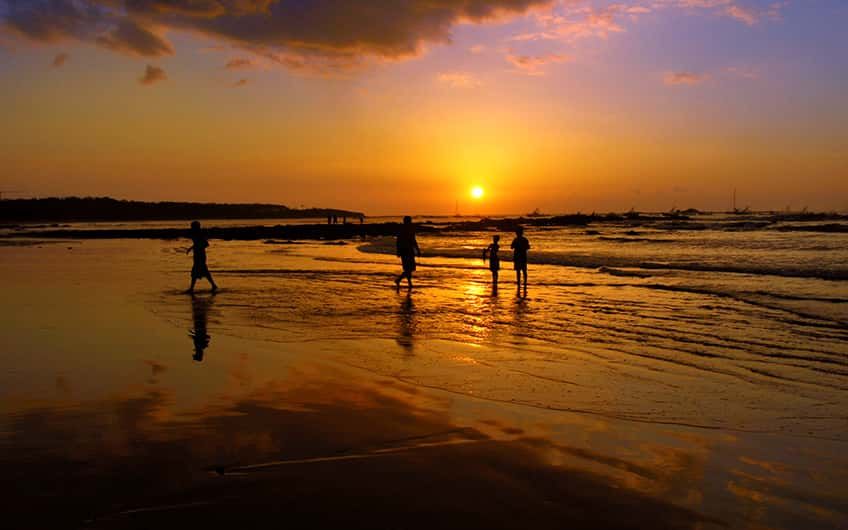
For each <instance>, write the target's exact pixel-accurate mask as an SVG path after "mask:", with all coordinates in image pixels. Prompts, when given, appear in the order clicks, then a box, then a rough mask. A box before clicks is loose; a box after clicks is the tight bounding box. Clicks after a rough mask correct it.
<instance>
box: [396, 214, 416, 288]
mask: <svg viewBox="0 0 848 530" xmlns="http://www.w3.org/2000/svg"><path fill="white" fill-rule="evenodd" d="M416 254H417V255H418V256H419V257H420V256H421V249H420V248H418V241H416V240H415V227H414V226H413V225H412V217H410V216H408V215H407V216H406V217H404V218H403V225H402V226H401V228H400V231H399V232H398V236H397V255H398V256H399V257H400V261H401V265H402V266H403V272H402V273H400V276H398V277H397V278H395V287H397V288H398V289H400V281H401V280H403V279H404V278H406V283H407V285H408V288H409V289H412V272H413V271H415V255H416Z"/></svg>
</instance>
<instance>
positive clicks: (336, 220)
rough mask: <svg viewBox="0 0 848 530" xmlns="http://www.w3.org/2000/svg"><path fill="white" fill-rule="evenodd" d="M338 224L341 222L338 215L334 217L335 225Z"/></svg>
mask: <svg viewBox="0 0 848 530" xmlns="http://www.w3.org/2000/svg"><path fill="white" fill-rule="evenodd" d="M338 222H339V216H338V215H334V216H333V224H338Z"/></svg>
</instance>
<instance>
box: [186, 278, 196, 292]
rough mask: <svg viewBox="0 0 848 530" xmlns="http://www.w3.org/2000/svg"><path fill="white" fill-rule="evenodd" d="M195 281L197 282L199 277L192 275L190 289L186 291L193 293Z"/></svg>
mask: <svg viewBox="0 0 848 530" xmlns="http://www.w3.org/2000/svg"><path fill="white" fill-rule="evenodd" d="M195 283H197V278H195V277H194V276H192V277H191V286H190V287H189V288H188V291H186V292H187V293H193V292H194V284H195Z"/></svg>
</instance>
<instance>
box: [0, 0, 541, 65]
mask: <svg viewBox="0 0 848 530" xmlns="http://www.w3.org/2000/svg"><path fill="white" fill-rule="evenodd" d="M552 3H553V0H403V1H398V2H386V1H385V0H357V1H351V0H33V1H27V2H24V1H23V0H0V5H3V4H5V5H7V6H8V9H7V10H6V13H5V14H2V15H0V16H2V17H3V18H4V19H5V20H4V22H5V24H6V25H7V26H8V27H9V28H11V29H13V30H14V31H15V32H17V33H18V34H20V35H23V36H25V37H27V38H29V39H32V40H37V41H54V40H59V39H76V40H81V41H87V42H96V43H97V44H98V45H100V46H103V47H106V48H108V49H111V50H113V51H117V52H121V53H128V54H133V55H140V56H145V57H156V56H161V55H167V54H171V53H173V48H172V47H171V45H170V44H169V43H168V41H166V40H165V38H164V37H162V34H163V33H164V32H167V31H171V30H178V31H190V32H192V33H201V34H203V35H205V36H207V37H210V38H212V39H216V40H218V41H220V42H223V43H227V44H231V45H236V46H239V47H241V48H243V49H246V50H249V51H252V52H254V53H257V54H258V55H260V56H263V57H266V58H267V59H269V60H270V61H272V62H276V63H278V64H281V65H283V66H285V67H287V68H291V69H293V70H296V71H301V72H314V71H318V72H323V73H326V72H328V71H333V70H351V69H356V68H359V67H361V66H362V65H363V63H364V61H366V60H367V59H368V58H373V57H376V58H380V59H398V58H403V57H409V56H414V55H416V54H419V53H421V52H422V50H423V49H425V48H426V46H427V45H428V44H434V43H446V42H449V41H450V35H451V33H450V32H451V29H452V28H453V27H454V26H455V25H456V24H458V23H460V22H472V23H480V22H484V21H488V20H492V19H496V18H498V17H504V16H510V15H517V14H521V13H524V12H526V11H528V10H529V9H531V8H534V7H540V6H545V5H551V4H552ZM0 13H3V12H2V11H0Z"/></svg>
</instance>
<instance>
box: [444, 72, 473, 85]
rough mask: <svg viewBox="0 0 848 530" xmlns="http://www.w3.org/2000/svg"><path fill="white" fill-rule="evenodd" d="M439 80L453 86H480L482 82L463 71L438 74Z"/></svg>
mask: <svg viewBox="0 0 848 530" xmlns="http://www.w3.org/2000/svg"><path fill="white" fill-rule="evenodd" d="M437 79H438V80H439V82H441V83H444V84H446V85H450V86H452V87H455V88H476V87H479V86H482V84H483V83H482V82H481V81H480V80H479V79H477V78H476V77H474V76H473V75H471V74H467V73H463V72H448V73H443V74H439V75H438V77H437Z"/></svg>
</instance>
